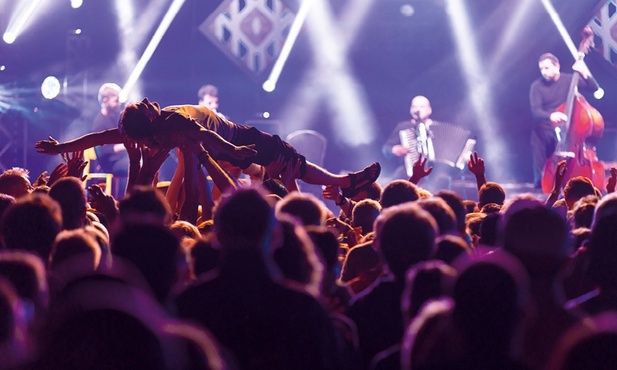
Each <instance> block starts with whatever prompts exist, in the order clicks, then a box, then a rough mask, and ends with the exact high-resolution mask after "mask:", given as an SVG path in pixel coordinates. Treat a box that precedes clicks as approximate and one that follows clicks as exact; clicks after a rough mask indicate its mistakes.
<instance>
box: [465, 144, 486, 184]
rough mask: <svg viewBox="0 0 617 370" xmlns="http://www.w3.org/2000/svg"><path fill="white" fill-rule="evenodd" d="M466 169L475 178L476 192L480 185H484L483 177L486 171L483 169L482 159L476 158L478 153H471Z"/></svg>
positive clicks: (484, 177)
mask: <svg viewBox="0 0 617 370" xmlns="http://www.w3.org/2000/svg"><path fill="white" fill-rule="evenodd" d="M467 168H469V171H471V173H473V174H474V176H475V177H476V185H477V187H478V190H480V188H481V187H482V185H484V184H486V176H485V175H484V174H485V172H486V169H485V168H484V159H482V157H480V156H478V152H473V153H471V155H470V156H469V162H467Z"/></svg>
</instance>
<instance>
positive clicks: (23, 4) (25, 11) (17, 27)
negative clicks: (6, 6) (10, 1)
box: [2, 0, 42, 44]
mask: <svg viewBox="0 0 617 370" xmlns="http://www.w3.org/2000/svg"><path fill="white" fill-rule="evenodd" d="M41 2H42V0H30V1H20V2H18V3H17V7H16V9H15V11H14V12H13V14H11V19H10V20H9V25H8V27H7V28H6V31H5V32H4V35H3V36H2V39H3V40H4V42H6V43H7V44H12V43H14V42H15V40H16V39H17V37H18V36H19V35H20V34H21V33H22V32H23V30H24V28H25V26H26V24H28V21H29V20H30V18H31V17H32V14H34V12H35V11H36V10H37V9H38V8H39V5H41Z"/></svg>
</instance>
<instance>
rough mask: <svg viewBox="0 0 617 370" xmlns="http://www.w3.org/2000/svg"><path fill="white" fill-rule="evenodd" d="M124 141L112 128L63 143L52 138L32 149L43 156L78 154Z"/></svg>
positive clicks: (118, 132)
mask: <svg viewBox="0 0 617 370" xmlns="http://www.w3.org/2000/svg"><path fill="white" fill-rule="evenodd" d="M123 142H124V139H123V137H122V135H120V131H119V130H118V129H117V128H112V129H109V130H105V131H99V132H91V133H89V134H86V135H84V136H80V137H78V138H76V139H73V140H69V141H65V142H63V143H60V142H58V140H56V139H54V138H53V137H51V136H50V137H49V139H48V140H41V141H39V142H37V143H36V144H35V145H34V147H35V148H36V151H37V152H39V153H43V154H59V153H67V152H78V151H82V150H86V149H88V148H93V147H95V146H99V145H105V144H122V143H123Z"/></svg>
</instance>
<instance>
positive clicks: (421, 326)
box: [0, 101, 617, 369]
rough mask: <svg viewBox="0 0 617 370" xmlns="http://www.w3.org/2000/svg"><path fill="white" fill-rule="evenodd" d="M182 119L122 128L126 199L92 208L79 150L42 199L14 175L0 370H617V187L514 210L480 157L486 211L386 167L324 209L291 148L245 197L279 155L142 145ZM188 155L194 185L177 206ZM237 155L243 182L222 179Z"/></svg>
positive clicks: (186, 185) (1, 232)
mask: <svg viewBox="0 0 617 370" xmlns="http://www.w3.org/2000/svg"><path fill="white" fill-rule="evenodd" d="M127 109H128V110H129V111H130V110H131V109H133V110H135V112H133V113H135V115H134V116H130V115H129V113H127ZM165 111H166V109H163V110H160V109H158V107H157V105H156V104H155V103H150V102H147V101H144V102H141V103H135V104H130V105H129V106H127V108H126V109H125V111H124V113H123V117H122V118H121V119H120V122H121V128H122V130H121V131H122V132H121V133H114V134H113V135H119V136H121V137H122V138H123V139H124V140H122V142H123V143H124V145H125V147H126V150H127V152H128V155H129V158H130V161H129V167H130V168H129V171H128V173H129V179H128V187H127V192H126V195H125V196H124V197H123V198H122V199H114V198H113V197H112V196H110V195H107V194H106V193H105V192H104V191H103V189H102V188H101V186H100V185H92V186H90V187H88V189H84V186H83V173H82V172H83V169H84V166H85V162H84V159H83V155H82V153H81V151H79V150H77V151H75V152H68V153H65V152H63V151H60V152H61V153H62V158H63V159H64V161H62V162H61V163H60V164H59V165H58V166H57V167H56V168H55V169H53V171H51V173H50V174H49V176H47V173H43V174H41V176H39V177H38V178H37V179H36V180H34V181H33V182H32V183H31V181H30V178H29V176H28V172H27V171H26V170H23V169H17V168H14V169H11V170H7V171H5V172H4V173H2V174H1V175H0V193H1V196H0V200H1V203H0V214H1V219H0V236H1V240H2V250H0V310H1V311H2V314H0V318H1V322H0V329H1V330H0V335H1V336H0V357H1V358H2V361H0V368H3V369H71V368H72V369H84V368H88V369H117V368H148V369H156V368H160V369H399V368H401V369H497V368H499V369H574V368H580V367H579V365H581V364H583V365H584V366H586V368H596V369H601V368H609V367H610V366H612V364H614V363H615V361H614V360H615V353H617V352H616V351H615V343H616V341H615V339H617V311H616V310H617V295H615V291H617V274H616V272H615V271H617V269H615V266H617V248H616V247H617V245H615V243H616V240H617V238H616V237H615V236H616V235H615V230H617V229H615V228H614V225H615V221H616V219H615V217H617V216H616V214H617V212H616V210H617V195H615V193H614V189H615V184H616V182H617V170H613V171H612V173H611V177H610V178H609V181H608V183H607V187H606V189H597V188H595V187H594V186H593V184H592V183H591V182H590V181H589V180H588V179H586V178H583V177H575V178H571V179H568V180H567V181H564V178H563V177H562V176H557V177H556V179H555V186H554V191H553V192H552V193H551V194H550V195H549V196H548V198H547V199H546V200H538V199H536V198H534V197H533V196H532V195H531V194H527V195H518V196H516V197H508V196H507V194H506V193H505V191H504V189H503V187H501V186H500V185H499V184H498V183H495V182H490V181H487V179H486V174H485V166H484V159H483V158H482V157H481V156H478V154H477V153H474V154H473V155H472V156H471V157H470V158H469V162H468V169H469V171H471V173H473V174H474V176H475V177H476V180H477V184H478V198H477V201H472V200H465V199H462V198H461V197H460V196H459V195H458V194H456V193H455V192H453V191H451V190H441V191H438V192H435V193H434V194H432V193H430V192H429V191H427V190H426V189H423V188H422V182H423V181H425V180H426V177H430V176H431V169H430V168H427V162H426V159H425V158H422V157H420V158H419V160H418V161H417V162H416V164H415V166H414V175H413V176H412V177H411V178H410V179H406V180H403V179H399V180H393V181H392V182H390V183H388V184H386V185H385V186H383V187H382V186H380V185H378V184H377V183H376V182H375V179H376V176H378V175H379V173H378V172H377V173H375V172H374V171H373V167H371V166H369V167H367V168H368V169H365V170H363V171H360V172H359V173H356V174H353V175H351V176H350V175H336V176H335V177H332V178H330V177H328V176H323V177H317V179H318V180H316V182H317V183H322V184H324V185H325V187H324V190H323V194H322V198H323V199H318V198H317V197H315V196H313V195H310V194H304V193H302V192H301V191H300V189H301V186H298V183H297V180H298V179H300V178H304V179H306V178H310V176H311V175H310V174H309V171H314V170H315V169H313V170H309V168H316V167H311V165H310V163H307V162H306V161H303V160H301V159H298V158H301V154H299V153H296V152H295V151H294V150H293V148H291V147H289V146H287V145H285V143H284V142H281V144H280V145H281V146H282V147H284V148H286V150H287V151H288V152H286V153H288V155H278V156H274V157H273V158H272V159H270V160H264V161H261V160H256V162H257V163H258V164H259V165H261V166H263V171H262V172H261V173H262V176H261V177H259V176H254V177H253V178H252V179H251V180H250V181H239V180H240V179H239V176H241V175H240V174H241V172H239V171H232V169H233V168H240V167H241V166H243V165H245V163H244V162H246V161H252V158H253V159H255V157H259V154H258V153H254V152H255V149H257V152H259V149H260V147H259V143H257V145H254V146H253V144H254V143H251V142H249V141H246V142H242V143H238V145H239V144H242V145H240V146H236V145H235V144H231V143H228V142H226V141H225V143H226V144H225V146H223V144H220V143H219V141H218V140H219V139H216V141H209V139H208V138H205V137H204V138H203V139H197V140H196V141H195V142H193V143H191V142H190V140H188V139H187V137H188V136H187V137H185V136H183V134H182V133H177V134H175V136H173V137H172V136H170V135H167V134H168V133H169V132H167V131H164V130H163V131H157V130H156V129H153V128H150V129H149V130H148V129H144V128H143V127H142V128H140V129H141V130H142V131H139V130H137V129H135V127H133V126H136V125H135V121H139V120H138V118H143V117H144V116H145V117H147V120H146V124H150V125H157V124H159V123H158V121H157V120H158V119H159V117H160V114H161V112H165ZM170 112H171V111H170ZM163 114H165V113H163ZM170 115H171V116H172V117H177V116H175V115H178V113H177V112H175V111H174V112H172V113H170ZM135 117H138V118H135ZM179 117H184V116H182V115H180V116H179ZM175 119H178V120H179V119H180V118H175ZM191 122H192V123H193V124H195V123H194V122H193V121H191ZM138 123H139V122H138ZM142 123H143V122H142ZM172 124H174V123H172ZM176 124H178V125H180V124H181V123H177V122H176ZM196 125H198V124H196ZM138 127H139V126H138ZM186 129H187V130H190V129H191V127H190V126H188V124H187V128H186ZM193 130H197V131H192V132H193V134H195V132H199V130H200V129H199V127H197V128H193ZM136 132H140V134H139V135H138V134H136ZM161 132H165V134H161ZM106 135H110V134H109V133H107V134H106ZM157 135H160V136H157ZM191 137H196V136H195V135H193V136H191ZM232 137H233V136H232ZM112 138H113V137H112ZM163 138H164V139H165V140H167V141H162V140H163ZM221 140H224V139H221ZM110 143H116V140H115V139H114V140H110ZM201 143H203V145H202V144H201ZM212 143H214V144H212ZM73 144H74V143H73ZM245 144H246V145H245ZM62 145H63V144H61V143H58V142H53V141H46V142H45V143H41V144H39V145H38V146H39V148H40V149H41V150H42V151H45V152H48V153H49V152H51V151H52V149H50V148H58V146H60V148H62ZM69 145H70V144H69ZM80 145H81V144H80ZM216 145H220V146H219V147H216ZM174 146H177V147H180V148H179V150H178V156H179V158H180V163H179V166H178V169H177V173H176V175H177V176H174V178H173V180H172V181H171V184H170V185H169V186H168V187H166V188H161V187H157V183H156V176H155V174H156V171H157V169H158V166H160V164H161V163H162V161H163V160H164V159H165V158H166V157H167V155H168V154H169V153H168V152H169V150H170V148H171V147H174ZM217 148H224V149H226V150H227V151H226V152H225V153H228V154H229V153H231V154H234V155H235V157H234V156H230V157H229V158H227V159H231V163H229V162H228V163H227V164H226V165H224V166H221V165H219V162H217V160H216V159H215V156H216V155H215V154H212V156H211V155H210V152H212V153H215V152H216V150H217ZM238 153H240V154H238ZM236 160H238V163H235V162H234V161H236ZM303 165H304V166H305V167H306V168H305V169H304V170H302V167H303ZM201 166H203V167H205V168H206V169H207V172H208V175H209V176H210V177H211V179H212V182H213V183H214V185H215V186H216V187H217V188H218V189H219V190H218V192H212V191H211V189H210V187H209V186H208V185H209V181H208V180H207V179H206V174H205V173H204V171H203V170H202V169H201ZM565 166H566V163H565V162H562V163H560V164H559V165H558V168H557V170H556V173H557V174H563V173H564V167H565ZM224 167H225V168H226V169H227V170H226V169H224ZM322 171H325V170H322ZM333 176H334V175H333ZM351 178H354V180H351ZM359 181H361V183H360V182H359ZM352 182H354V183H353V184H352ZM563 182H565V184H563ZM562 185H563V186H562ZM341 188H345V189H346V192H345V193H347V194H344V192H343V191H342V190H341ZM562 188H563V190H562ZM350 189H351V190H350ZM352 190H353V191H352ZM324 202H334V203H335V204H336V205H337V206H339V207H340V213H339V214H338V215H335V214H332V212H331V211H329V210H328V208H327V207H326V205H325V203H324Z"/></svg>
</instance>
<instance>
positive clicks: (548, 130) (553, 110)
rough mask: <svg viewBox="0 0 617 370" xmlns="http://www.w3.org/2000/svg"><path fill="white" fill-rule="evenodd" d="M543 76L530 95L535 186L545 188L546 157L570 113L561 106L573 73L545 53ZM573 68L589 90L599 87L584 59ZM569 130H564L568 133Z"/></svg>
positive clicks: (583, 85) (580, 83) (550, 152)
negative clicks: (543, 185) (559, 109)
mask: <svg viewBox="0 0 617 370" xmlns="http://www.w3.org/2000/svg"><path fill="white" fill-rule="evenodd" d="M538 66H539V68H540V73H541V74H542V77H541V78H538V79H537V80H535V81H534V82H533V83H532V84H531V88H530V92H529V99H530V102H531V113H532V115H533V118H534V121H535V123H534V127H533V130H532V133H531V150H532V156H533V181H534V188H536V189H540V188H541V181H542V170H543V169H544V165H545V163H546V160H547V159H548V158H550V157H551V156H552V155H553V152H554V151H555V147H556V144H557V136H556V135H557V134H556V131H555V128H556V127H558V126H559V125H560V124H561V123H563V122H566V121H567V120H568V117H567V116H566V114H565V113H563V112H560V111H558V110H557V108H558V107H559V106H560V105H562V104H563V103H564V102H565V101H566V99H567V96H568V91H569V88H570V83H571V81H572V76H573V75H572V74H570V73H560V65H559V59H557V57H556V56H555V55H553V54H551V53H545V54H542V55H541V56H540V58H539V60H538ZM572 69H573V70H574V71H575V72H576V73H579V74H580V76H581V77H582V78H581V79H579V83H578V88H579V89H583V90H588V91H595V90H597V89H598V83H597V82H596V81H595V80H594V79H593V77H591V76H590V75H588V74H587V72H586V71H587V70H586V68H585V65H584V62H583V61H582V60H577V61H576V62H575V63H574V65H573V66H572ZM566 134H567V133H561V135H566Z"/></svg>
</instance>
